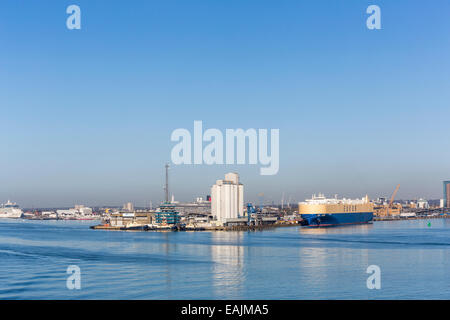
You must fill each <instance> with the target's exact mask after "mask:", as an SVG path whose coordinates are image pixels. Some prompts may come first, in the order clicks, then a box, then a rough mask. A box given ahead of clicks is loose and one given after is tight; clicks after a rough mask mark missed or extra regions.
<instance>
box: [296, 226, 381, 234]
mask: <svg viewBox="0 0 450 320" xmlns="http://www.w3.org/2000/svg"><path fill="white" fill-rule="evenodd" d="M372 228H373V224H364V225H354V226H342V227H330V228H308V227H302V228H299V231H300V233H302V234H319V235H323V234H368V233H369V231H370V230H371V229H372Z"/></svg>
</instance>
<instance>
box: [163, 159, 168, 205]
mask: <svg viewBox="0 0 450 320" xmlns="http://www.w3.org/2000/svg"><path fill="white" fill-rule="evenodd" d="M164 191H165V193H166V203H168V202H169V164H168V163H166V185H165V187H164Z"/></svg>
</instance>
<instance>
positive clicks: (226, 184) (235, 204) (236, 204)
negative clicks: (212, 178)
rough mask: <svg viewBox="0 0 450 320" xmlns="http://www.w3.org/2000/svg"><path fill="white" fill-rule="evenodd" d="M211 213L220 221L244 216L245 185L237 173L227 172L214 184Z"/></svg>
mask: <svg viewBox="0 0 450 320" xmlns="http://www.w3.org/2000/svg"><path fill="white" fill-rule="evenodd" d="M211 213H212V215H213V217H215V219H217V220H218V221H220V222H226V220H227V219H236V218H239V217H243V216H244V186H243V185H242V184H241V183H239V175H238V174H237V173H227V174H226V175H225V180H217V181H216V184H215V185H213V186H212V188H211Z"/></svg>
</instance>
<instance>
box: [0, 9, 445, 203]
mask: <svg viewBox="0 0 450 320" xmlns="http://www.w3.org/2000/svg"><path fill="white" fill-rule="evenodd" d="M71 4H77V5H79V6H80V8H81V14H82V22H81V26H82V28H81V30H68V29H67V28H66V19H67V17H68V15H67V14H66V8H67V6H69V5H71ZM370 4H377V5H379V6H380V8H381V25H382V29H381V30H368V29H367V28H366V19H367V17H368V15H367V14H366V8H367V6H368V5H370ZM449 17H450V3H449V2H448V1H445V0H442V1H440V0H437V1H433V2H431V3H430V2H426V1H359V0H358V1H357V0H351V1H312V0H311V1H265V0H263V1H261V0H259V1H237V0H236V1H211V0H209V1H206V0H202V1H195V0H194V1H79V0H73V1H17V0H15V1H13V0H5V1H2V2H1V3H0V44H1V50H0V111H1V112H0V115H1V119H2V121H1V126H0V142H1V146H2V147H1V150H2V151H1V152H0V155H1V156H0V167H1V170H0V181H1V183H0V200H2V201H5V200H7V199H8V198H11V199H12V200H15V201H17V202H19V203H20V204H21V205H22V206H23V207H30V206H35V207H39V206H52V207H53V206H55V207H56V206H70V205H73V204H75V203H85V204H89V205H103V204H109V205H121V204H122V203H123V202H126V201H133V202H135V203H136V204H137V205H148V203H149V202H150V201H151V200H152V201H153V204H157V203H158V202H159V201H160V200H161V199H162V197H163V190H162V186H163V183H164V181H163V178H164V171H163V169H164V168H163V167H164V163H165V162H167V161H170V151H171V148H172V147H173V146H174V143H173V142H171V141H170V134H171V133H172V131H173V130H174V129H177V128H187V129H189V130H192V128H193V121H194V120H202V121H203V126H204V127H205V129H207V128H218V129H220V130H223V131H225V129H226V128H243V129H247V128H267V129H271V128H279V129H280V170H279V173H278V174H277V175H275V176H260V175H259V165H256V166H255V165H253V166H248V165H247V166H225V165H223V166H207V165H203V166H177V167H174V168H172V169H171V182H172V192H173V193H174V194H175V198H177V199H179V200H191V199H193V198H194V197H197V196H205V195H206V194H209V188H210V186H211V185H212V184H213V183H214V182H215V180H217V179H220V178H221V177H222V176H223V174H224V173H226V172H228V171H238V172H239V173H240V175H241V181H242V182H243V183H244V184H245V195H246V201H255V200H256V199H257V196H256V195H257V194H258V193H261V192H262V193H264V194H265V201H270V202H271V201H275V202H279V201H280V199H281V194H282V192H284V193H285V197H286V198H288V197H291V198H292V199H293V200H303V199H304V198H305V197H309V196H310V195H311V194H312V193H317V192H324V193H327V194H330V195H334V194H336V193H338V194H340V195H343V196H347V197H356V196H358V197H359V196H363V195H364V194H366V193H368V194H369V195H370V196H371V197H376V196H386V195H390V193H391V192H392V191H393V189H394V188H395V186H396V185H397V184H398V183H400V184H401V188H400V191H399V193H398V198H417V197H427V198H434V199H436V198H440V197H442V195H441V194H442V180H445V179H450V161H449V158H450V148H449V141H450V125H449V119H450V59H448V57H449V56H450V32H449V31H450V19H449Z"/></svg>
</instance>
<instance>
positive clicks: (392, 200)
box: [386, 184, 400, 216]
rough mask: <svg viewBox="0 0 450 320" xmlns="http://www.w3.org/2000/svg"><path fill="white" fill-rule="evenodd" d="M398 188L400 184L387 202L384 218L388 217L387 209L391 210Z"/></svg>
mask: <svg viewBox="0 0 450 320" xmlns="http://www.w3.org/2000/svg"><path fill="white" fill-rule="evenodd" d="M399 188H400V184H398V185H397V187H396V188H395V190H394V192H393V193H392V196H391V200H390V201H389V205H388V206H387V208H386V216H388V215H389V209H391V208H392V205H393V204H394V199H395V196H396V195H397V191H398V189H399Z"/></svg>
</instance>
